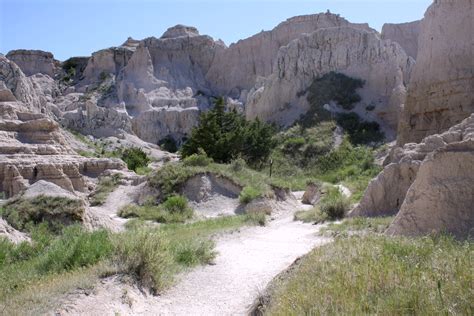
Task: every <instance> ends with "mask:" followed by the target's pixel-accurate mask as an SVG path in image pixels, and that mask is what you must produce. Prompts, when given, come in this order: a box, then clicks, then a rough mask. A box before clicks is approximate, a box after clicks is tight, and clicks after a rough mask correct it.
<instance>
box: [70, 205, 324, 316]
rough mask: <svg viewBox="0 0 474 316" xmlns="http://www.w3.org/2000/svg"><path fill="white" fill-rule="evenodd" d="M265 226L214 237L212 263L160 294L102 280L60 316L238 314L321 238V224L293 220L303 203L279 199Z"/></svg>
mask: <svg viewBox="0 0 474 316" xmlns="http://www.w3.org/2000/svg"><path fill="white" fill-rule="evenodd" d="M283 206H284V207H282V208H281V209H280V211H279V212H278V214H277V215H275V217H276V218H275V219H274V220H272V221H270V222H269V224H268V225H267V226H266V227H247V228H243V229H241V230H240V231H239V232H235V233H232V234H227V235H224V236H222V237H220V238H219V239H218V240H217V246H216V250H217V251H218V256H217V258H216V260H215V264H214V265H208V266H203V267H198V268H196V269H193V270H192V271H189V272H187V273H184V274H182V275H181V276H180V278H179V279H178V281H177V283H176V284H175V286H173V287H172V288H170V289H169V290H167V291H166V292H165V293H163V295H161V296H150V295H146V294H144V293H142V292H140V291H139V290H138V289H137V288H136V287H134V286H131V285H127V284H123V283H121V282H120V280H119V279H118V277H112V278H108V279H105V280H103V281H102V282H101V284H100V285H99V286H98V287H97V288H96V289H95V291H94V293H92V294H89V295H84V294H77V295H75V296H72V297H70V298H69V299H68V302H69V303H68V304H64V305H63V309H62V311H61V315H67V314H71V315H114V314H116V313H119V314H120V315H243V314H246V312H247V310H248V308H249V305H250V304H251V303H252V302H253V300H254V299H255V298H256V297H257V296H258V294H259V292H260V291H262V290H263V289H264V288H265V287H266V285H267V284H268V283H269V282H270V281H271V280H272V279H273V277H275V276H276V275H277V274H278V273H279V272H281V271H282V270H284V269H285V268H287V267H288V266H289V265H290V264H291V263H292V262H293V261H294V260H295V259H297V258H298V257H300V256H302V255H304V254H306V253H307V252H309V251H310V250H311V249H312V248H314V247H315V246H318V245H322V244H324V243H327V242H328V241H329V240H328V239H327V238H323V237H319V236H316V234H315V233H316V232H317V231H318V229H319V228H320V227H321V226H314V225H311V224H303V223H301V222H295V221H293V214H294V212H295V211H296V210H297V209H300V208H303V205H301V204H300V203H299V202H298V203H285V204H284V205H283Z"/></svg>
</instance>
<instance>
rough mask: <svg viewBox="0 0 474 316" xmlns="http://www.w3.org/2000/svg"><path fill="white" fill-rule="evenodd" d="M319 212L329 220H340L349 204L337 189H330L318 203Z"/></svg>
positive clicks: (347, 209)
mask: <svg viewBox="0 0 474 316" xmlns="http://www.w3.org/2000/svg"><path fill="white" fill-rule="evenodd" d="M319 207H320V209H321V212H322V213H324V214H326V215H327V217H328V218H329V219H331V220H335V219H341V218H343V217H344V216H345V215H346V213H347V212H348V211H349V202H348V201H347V198H346V197H344V195H342V193H341V191H339V189H338V188H331V189H329V190H328V192H327V193H326V194H325V195H324V197H323V198H322V199H321V201H320V202H319Z"/></svg>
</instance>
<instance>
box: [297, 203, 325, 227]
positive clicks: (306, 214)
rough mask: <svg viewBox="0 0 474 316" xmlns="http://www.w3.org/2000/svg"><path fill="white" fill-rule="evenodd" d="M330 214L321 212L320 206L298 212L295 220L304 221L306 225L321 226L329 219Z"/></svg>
mask: <svg viewBox="0 0 474 316" xmlns="http://www.w3.org/2000/svg"><path fill="white" fill-rule="evenodd" d="M328 217H329V216H328V214H327V213H325V212H322V211H321V208H320V207H318V206H315V207H313V208H312V209H311V210H308V211H298V212H296V213H295V216H294V220H296V221H302V222H304V223H315V224H319V223H322V222H324V221H326V220H327V219H328Z"/></svg>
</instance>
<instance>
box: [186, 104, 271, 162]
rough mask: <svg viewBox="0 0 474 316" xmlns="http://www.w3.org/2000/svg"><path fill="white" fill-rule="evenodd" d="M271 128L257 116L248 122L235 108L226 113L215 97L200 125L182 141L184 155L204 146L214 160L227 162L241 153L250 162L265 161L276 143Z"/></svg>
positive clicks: (196, 151)
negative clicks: (211, 107) (212, 106)
mask: <svg viewBox="0 0 474 316" xmlns="http://www.w3.org/2000/svg"><path fill="white" fill-rule="evenodd" d="M273 135H274V128H273V127H272V126H270V125H268V124H265V123H263V122H261V121H259V120H258V119H257V120H255V121H252V122H249V121H247V120H246V119H245V117H244V116H243V115H242V114H239V113H237V112H236V111H235V110H232V111H228V112H226V110H225V101H224V99H223V98H219V99H217V101H216V103H215V106H214V108H213V109H212V110H210V111H208V112H205V113H202V114H201V118H200V123H199V126H197V127H195V128H194V129H193V130H192V132H191V136H190V137H189V139H188V140H187V141H186V142H185V143H184V145H183V146H182V149H181V154H182V156H183V157H184V158H186V157H188V156H191V155H193V154H196V153H198V152H199V150H200V149H203V150H204V151H205V152H206V153H207V155H208V156H209V157H210V158H212V159H213V160H214V161H216V162H220V163H228V162H230V161H231V160H233V159H235V158H237V157H239V156H241V157H242V158H243V159H245V160H246V161H247V162H248V163H249V164H253V165H257V164H259V163H262V162H263V161H265V160H266V159H267V158H268V156H269V155H270V152H271V150H272V148H273V147H274V146H275V143H274V140H273Z"/></svg>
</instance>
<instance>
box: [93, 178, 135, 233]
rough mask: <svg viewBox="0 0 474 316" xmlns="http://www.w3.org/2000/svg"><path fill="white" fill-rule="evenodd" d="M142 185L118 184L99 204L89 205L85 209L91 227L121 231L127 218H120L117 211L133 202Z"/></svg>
mask: <svg viewBox="0 0 474 316" xmlns="http://www.w3.org/2000/svg"><path fill="white" fill-rule="evenodd" d="M141 188H142V185H137V186H132V185H120V186H118V187H117V188H116V189H115V190H114V191H113V192H112V193H110V194H109V196H108V197H107V200H106V201H105V203H104V204H103V205H101V206H93V207H90V208H89V209H88V211H87V217H88V220H87V222H88V223H89V224H90V226H91V227H92V228H99V227H105V228H108V229H110V230H111V231H115V232H116V231H121V230H122V229H123V227H124V225H125V223H126V222H127V219H125V218H121V217H119V216H118V215H117V212H118V211H119V210H120V209H121V208H122V207H124V206H126V205H128V204H131V203H133V202H134V201H135V200H136V199H137V198H138V194H139V193H140V189H141Z"/></svg>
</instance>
